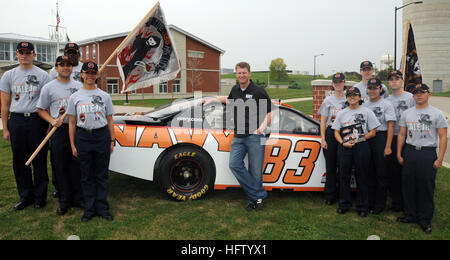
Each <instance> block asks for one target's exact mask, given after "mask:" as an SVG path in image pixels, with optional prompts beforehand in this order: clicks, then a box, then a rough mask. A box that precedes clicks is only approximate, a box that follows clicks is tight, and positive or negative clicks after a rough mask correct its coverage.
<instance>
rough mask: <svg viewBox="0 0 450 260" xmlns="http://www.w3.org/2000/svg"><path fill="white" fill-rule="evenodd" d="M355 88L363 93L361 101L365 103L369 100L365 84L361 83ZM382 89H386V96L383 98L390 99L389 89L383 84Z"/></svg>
mask: <svg viewBox="0 0 450 260" xmlns="http://www.w3.org/2000/svg"><path fill="white" fill-rule="evenodd" d="M354 87H356V88H358V89H359V90H360V91H361V99H362V100H363V101H368V100H369V96H368V95H367V84H364V82H362V81H361V82H359V83H358V84H356V85H355V86H354ZM381 87H382V88H383V89H384V94H383V95H382V96H381V97H382V98H388V97H389V90H388V88H387V87H386V86H385V85H384V84H381Z"/></svg>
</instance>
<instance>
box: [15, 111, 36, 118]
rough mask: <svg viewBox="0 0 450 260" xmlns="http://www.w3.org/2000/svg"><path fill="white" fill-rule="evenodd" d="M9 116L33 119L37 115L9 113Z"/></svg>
mask: <svg viewBox="0 0 450 260" xmlns="http://www.w3.org/2000/svg"><path fill="white" fill-rule="evenodd" d="M10 115H11V116H12V117H22V118H34V117H38V116H39V115H38V113H37V112H35V113H15V112H11V113H10Z"/></svg>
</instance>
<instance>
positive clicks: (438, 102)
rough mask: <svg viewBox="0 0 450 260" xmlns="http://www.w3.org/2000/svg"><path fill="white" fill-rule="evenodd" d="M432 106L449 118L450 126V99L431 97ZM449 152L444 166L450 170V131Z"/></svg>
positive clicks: (449, 137)
mask: <svg viewBox="0 0 450 260" xmlns="http://www.w3.org/2000/svg"><path fill="white" fill-rule="evenodd" d="M430 104H431V105H432V106H434V107H436V108H439V109H440V110H442V112H444V115H445V116H446V117H447V123H449V125H450V98H447V97H431V99H430ZM447 143H449V145H447V152H446V153H445V157H444V166H445V167H447V168H450V131H447Z"/></svg>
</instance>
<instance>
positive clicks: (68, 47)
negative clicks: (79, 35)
mask: <svg viewBox="0 0 450 260" xmlns="http://www.w3.org/2000/svg"><path fill="white" fill-rule="evenodd" d="M68 50H75V51H79V50H80V47H79V46H78V44H76V43H73V42H69V43H68V44H66V47H65V48H64V51H68Z"/></svg>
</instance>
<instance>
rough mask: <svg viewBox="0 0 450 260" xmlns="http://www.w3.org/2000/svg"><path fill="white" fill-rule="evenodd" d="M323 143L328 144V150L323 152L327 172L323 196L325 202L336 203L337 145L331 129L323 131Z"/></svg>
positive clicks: (337, 192)
mask: <svg viewBox="0 0 450 260" xmlns="http://www.w3.org/2000/svg"><path fill="white" fill-rule="evenodd" d="M325 141H326V142H327V144H328V149H324V150H323V153H324V155H325V163H326V170H327V178H326V182H325V190H324V195H325V199H326V200H332V201H336V200H337V198H338V194H339V191H338V183H339V182H338V175H337V170H338V161H339V158H338V146H339V143H338V142H337V141H336V138H335V137H334V130H333V129H331V127H328V128H327V130H326V131H325Z"/></svg>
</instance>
